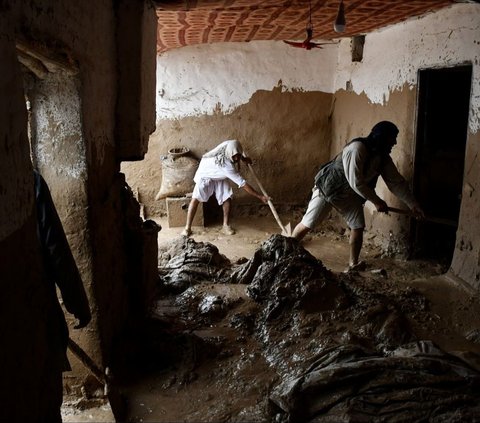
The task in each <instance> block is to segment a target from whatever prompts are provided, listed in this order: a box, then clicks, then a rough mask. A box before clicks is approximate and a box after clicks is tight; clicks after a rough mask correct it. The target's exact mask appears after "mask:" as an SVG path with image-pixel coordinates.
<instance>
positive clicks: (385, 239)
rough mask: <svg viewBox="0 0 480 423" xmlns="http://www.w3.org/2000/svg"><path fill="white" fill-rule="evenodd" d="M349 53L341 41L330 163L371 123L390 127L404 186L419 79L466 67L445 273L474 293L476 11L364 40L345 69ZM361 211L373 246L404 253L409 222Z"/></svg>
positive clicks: (477, 275) (459, 10)
mask: <svg viewBox="0 0 480 423" xmlns="http://www.w3.org/2000/svg"><path fill="white" fill-rule="evenodd" d="M349 51H350V43H349V41H348V40H344V41H343V42H342V44H341V45H340V52H339V61H338V70H337V74H336V78H335V91H336V98H335V111H334V117H333V122H334V123H333V129H332V132H333V140H332V155H333V154H334V152H336V151H339V150H340V149H341V148H342V146H343V145H344V144H345V143H346V142H348V141H349V140H350V139H352V138H353V137H355V136H359V135H367V134H368V132H369V130H370V128H371V127H372V126H373V124H375V123H376V122H377V121H379V120H384V119H387V120H392V121H393V122H395V123H396V124H397V126H398V127H399V129H400V133H399V136H398V145H397V146H396V147H395V149H394V152H393V154H392V157H393V159H394V161H395V163H396V164H397V166H398V167H399V169H400V171H401V172H402V173H403V175H404V176H405V177H406V178H407V179H410V178H411V177H412V172H413V153H414V142H415V135H416V134H415V130H416V128H415V121H416V107H417V104H416V101H417V99H416V90H417V84H418V71H419V70H420V69H428V68H440V67H451V66H455V65H460V64H465V63H470V64H472V66H473V77H472V92H471V98H470V111H469V132H468V134H467V151H466V161H465V173H464V195H463V199H462V206H461V210H460V222H459V229H458V231H457V243H456V250H455V253H454V257H453V261H452V266H451V270H452V272H453V273H454V274H455V275H457V276H459V277H461V278H462V279H464V280H465V281H467V282H468V283H469V284H470V285H471V286H472V287H474V288H476V289H479V288H480V260H479V257H480V250H479V249H478V248H479V247H478V244H479V243H478V240H479V239H480V229H479V228H478V225H477V222H478V219H479V217H480V216H479V212H478V210H480V204H479V202H480V197H479V195H478V182H477V181H478V180H479V178H480V170H479V164H478V163H479V161H478V159H477V152H478V142H479V138H478V134H479V132H480V4H457V5H453V6H451V7H449V8H446V9H444V10H441V11H439V12H437V13H434V14H430V15H427V16H425V17H423V18H420V19H415V20H411V21H408V22H405V23H403V24H398V25H394V26H391V27H389V28H386V29H384V30H382V31H378V32H375V33H372V34H369V35H367V37H366V38H365V46H364V56H363V61H362V62H355V63H354V62H351V60H350V53H349ZM378 188H379V189H378V192H379V194H380V196H381V197H383V198H385V199H386V200H387V202H389V203H390V202H395V201H397V200H395V199H394V198H393V196H392V195H391V194H390V193H389V192H388V190H387V189H386V187H385V186H384V185H382V184H379V187H378ZM397 204H399V205H401V203H397ZM366 210H367V215H368V216H369V219H368V220H369V222H370V230H372V231H373V232H375V233H377V234H378V236H377V238H376V239H377V240H378V241H379V242H380V243H381V244H382V245H383V246H384V247H385V248H386V249H391V250H393V251H395V250H397V251H401V250H404V249H405V248H406V244H407V238H408V236H407V233H408V220H406V219H405V218H402V217H383V216H379V215H378V214H377V213H376V212H375V211H374V210H373V209H372V207H371V206H369V205H368V204H367V205H366ZM397 223H398V224H397ZM391 235H392V236H391Z"/></svg>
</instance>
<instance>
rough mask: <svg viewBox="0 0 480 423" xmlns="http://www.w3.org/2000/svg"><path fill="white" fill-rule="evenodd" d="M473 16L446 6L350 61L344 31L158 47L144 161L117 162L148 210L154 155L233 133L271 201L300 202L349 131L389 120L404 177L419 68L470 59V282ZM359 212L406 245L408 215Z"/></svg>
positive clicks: (457, 258)
mask: <svg viewBox="0 0 480 423" xmlns="http://www.w3.org/2000/svg"><path fill="white" fill-rule="evenodd" d="M479 23H480V5H478V4H455V5H453V6H451V7H449V8H446V9H444V10H441V11H440V12H437V13H434V14H428V15H426V16H424V17H421V18H418V19H412V20H409V21H407V22H405V23H401V24H398V25H394V26H391V27H387V28H384V29H382V30H380V31H377V32H374V33H371V34H369V35H367V36H366V40H365V47H364V55H363V60H362V61H361V62H352V60H351V40H350V39H349V38H345V39H342V40H341V42H340V44H339V45H337V46H328V47H327V48H325V49H323V50H318V51H304V50H300V49H294V48H291V47H288V46H286V45H285V44H283V43H281V42H255V43H248V44H245V45H236V44H233V43H228V44H212V45H200V46H194V47H187V48H183V49H178V50H173V51H169V52H167V53H163V54H162V55H160V56H159V57H158V59H157V130H156V132H155V134H154V135H153V137H152V139H151V143H150V150H149V153H148V154H147V155H146V158H145V161H146V163H145V164H146V166H144V165H143V164H142V163H135V164H128V165H124V167H122V169H123V170H124V171H125V173H126V175H127V178H128V180H129V181H132V185H133V186H135V187H136V188H137V189H138V192H139V194H140V197H141V201H142V202H143V203H144V204H145V205H146V208H147V212H150V213H152V214H156V213H162V212H164V203H163V202H162V201H157V202H156V201H155V200H154V196H155V193H156V192H157V191H158V189H159V187H160V184H161V162H160V159H159V156H160V155H162V154H166V153H167V152H168V150H169V149H170V148H172V147H178V146H187V147H189V148H190V149H191V150H192V151H193V152H194V153H195V154H196V155H198V156H199V155H200V154H202V153H203V152H204V151H206V150H208V149H209V148H211V147H213V146H214V145H215V144H216V143H218V142H220V141H222V140H223V139H227V138H232V137H238V138H239V139H241V140H242V141H244V142H245V143H246V146H247V149H248V151H253V153H252V155H255V156H256V157H257V158H258V163H257V166H258V168H259V170H260V176H261V178H262V179H263V181H264V184H265V186H266V187H267V189H268V190H270V191H271V193H272V196H273V197H274V200H276V201H277V203H282V202H284V201H285V202H293V203H298V204H302V203H303V204H306V202H307V199H308V195H309V190H310V188H311V181H312V178H313V176H314V174H315V171H316V169H317V167H318V165H319V164H320V163H322V162H323V161H325V160H326V159H327V158H330V157H333V156H334V155H335V154H337V153H338V152H339V151H340V150H341V148H342V146H343V145H344V144H345V143H346V142H348V141H349V140H351V139H352V138H354V137H357V136H362V135H363V136H366V135H368V133H369V131H370V129H371V127H372V126H373V125H374V124H375V123H376V122H378V121H380V120H385V119H388V120H391V121H393V122H395V123H396V124H397V126H398V127H399V129H400V134H399V137H398V145H397V146H396V147H395V149H394V152H393V159H394V161H395V163H396V164H397V166H398V167H399V169H400V171H401V172H402V174H404V176H405V177H406V178H407V179H410V178H411V177H412V173H413V159H414V157H413V152H414V139H415V135H416V134H415V125H416V123H415V119H416V101H417V99H416V90H417V82H418V81H417V77H418V71H419V70H420V69H426V68H431V67H447V66H455V65H458V64H465V63H471V64H472V65H473V80H472V94H471V104H470V116H469V126H468V127H469V132H468V135H467V137H468V140H467V155H466V161H467V163H466V167H465V169H466V170H465V172H466V174H465V183H468V184H469V185H468V186H469V187H470V188H468V195H467V196H465V197H464V199H463V202H462V209H461V216H460V228H459V231H458V237H457V250H456V252H455V255H454V259H453V262H452V271H453V272H454V274H456V275H458V276H460V277H462V278H464V279H465V280H468V281H469V283H470V284H471V285H472V286H474V287H477V288H478V272H479V266H480V265H479V261H480V258H479V250H478V248H479V247H476V245H478V242H475V240H476V239H479V238H478V236H479V235H480V233H477V232H476V230H474V231H472V230H471V224H472V222H473V221H474V219H475V218H477V217H478V216H477V212H476V210H479V207H478V204H477V202H478V201H479V200H478V198H477V191H476V190H477V183H476V181H477V180H478V170H477V168H478V164H477V162H478V161H476V160H475V157H476V151H477V148H476V145H477V143H478V135H477V134H478V131H479V129H480V112H479V110H480V84H479V47H480V38H479V34H480V31H479ZM279 81H281V83H279ZM309 96H310V97H309ZM279 109H280V110H279ZM289 144H290V145H289ZM288 145H289V146H288ZM279 146H280V147H279ZM287 163H288V165H287ZM266 169H272V170H270V171H266ZM276 169H278V171H276ZM378 191H379V193H380V195H381V196H383V197H384V198H385V199H386V200H387V201H388V202H389V203H391V204H392V205H394V206H401V203H399V202H398V200H396V199H395V198H394V197H393V196H392V195H391V194H390V193H389V192H387V190H386V188H385V186H384V185H383V184H382V183H379V186H378ZM241 198H242V197H241V196H240V199H241ZM245 201H249V200H248V199H247V198H245ZM366 214H367V221H368V225H369V227H368V230H369V231H371V232H372V234H374V235H375V239H376V240H377V241H378V242H380V243H381V244H382V245H383V247H384V248H385V249H387V250H389V251H391V252H392V253H401V252H402V251H405V248H406V244H407V238H408V232H409V227H408V219H406V218H404V217H401V216H379V215H378V214H377V213H376V212H375V211H374V210H373V209H372V207H371V206H369V205H368V204H367V206H366ZM465 228H468V230H467V229H465ZM465 263H468V264H469V266H464V264H465Z"/></svg>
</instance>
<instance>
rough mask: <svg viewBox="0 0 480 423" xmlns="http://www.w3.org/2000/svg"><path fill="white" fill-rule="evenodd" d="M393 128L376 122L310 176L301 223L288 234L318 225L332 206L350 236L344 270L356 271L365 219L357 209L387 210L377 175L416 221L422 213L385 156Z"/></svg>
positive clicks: (296, 235) (360, 264)
mask: <svg viewBox="0 0 480 423" xmlns="http://www.w3.org/2000/svg"><path fill="white" fill-rule="evenodd" d="M397 135H398V128H397V127H396V125H394V124H393V123H392V122H388V121H382V122H379V123H377V124H376V125H375V126H374V127H373V128H372V130H371V132H370V134H369V135H368V137H366V138H355V139H354V140H352V141H350V142H349V143H348V144H347V145H346V146H345V147H344V148H343V150H342V152H341V153H340V154H339V155H338V156H337V157H335V158H334V159H333V160H331V161H330V162H328V163H327V164H325V165H324V166H322V168H321V169H320V171H319V172H318V174H317V175H316V176H315V187H314V189H313V194H312V198H311V200H310V202H309V204H308V208H307V211H306V213H305V215H304V216H303V219H302V221H301V222H300V223H299V224H298V225H297V226H296V227H295V229H294V230H293V234H292V236H293V237H294V238H296V239H298V240H301V239H303V237H304V236H305V235H306V234H307V233H308V232H310V231H311V230H312V229H313V228H314V227H315V226H316V224H317V223H320V222H322V221H323V220H324V219H325V218H326V217H327V215H328V213H329V212H330V211H331V209H332V207H333V208H335V209H336V210H337V211H338V212H339V213H340V214H341V215H342V217H343V218H344V219H345V221H346V222H347V224H348V226H349V227H350V229H351V232H350V260H349V269H350V270H361V269H362V268H363V267H364V266H365V264H364V263H363V262H359V260H358V259H359V256H360V251H361V249H362V244H363V231H364V228H365V216H364V211H363V205H364V203H365V202H366V201H367V200H368V201H370V202H372V203H373V205H374V206H375V208H376V209H377V211H379V212H388V205H387V203H386V202H385V201H384V200H382V199H381V198H380V197H379V196H378V195H377V194H376V192H375V185H376V183H377V179H378V177H379V176H381V177H382V179H383V180H384V181H385V184H386V185H387V187H388V189H389V190H390V191H391V192H392V193H393V194H395V195H396V196H397V197H398V198H399V199H400V200H402V201H403V202H404V203H405V204H406V205H407V206H408V207H409V208H410V210H411V211H412V213H413V214H414V215H415V216H416V217H419V218H424V217H425V216H424V213H423V211H422V209H421V207H420V205H419V204H418V202H417V201H416V200H415V198H414V196H413V194H412V192H411V190H410V188H409V186H408V183H407V181H406V180H405V178H404V177H403V176H402V175H400V173H399V172H398V170H397V168H396V166H395V164H394V163H393V161H392V158H391V157H390V153H391V151H392V148H393V146H394V145H395V144H396V143H397V141H396V138H397Z"/></svg>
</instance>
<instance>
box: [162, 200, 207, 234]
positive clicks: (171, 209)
mask: <svg viewBox="0 0 480 423" xmlns="http://www.w3.org/2000/svg"><path fill="white" fill-rule="evenodd" d="M190 200H191V198H190V197H167V198H166V203H167V217H168V227H169V228H177V227H182V226H185V223H186V222H187V211H188V205H189V204H190ZM192 226H204V220H203V203H200V204H199V205H198V208H197V213H196V214H195V218H194V219H193V223H192Z"/></svg>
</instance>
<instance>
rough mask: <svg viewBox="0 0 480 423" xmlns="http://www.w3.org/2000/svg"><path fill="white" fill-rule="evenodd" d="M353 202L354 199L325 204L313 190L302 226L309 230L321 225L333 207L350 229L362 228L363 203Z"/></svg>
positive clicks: (320, 196)
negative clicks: (318, 224)
mask: <svg viewBox="0 0 480 423" xmlns="http://www.w3.org/2000/svg"><path fill="white" fill-rule="evenodd" d="M355 200H356V199H354V200H352V199H341V200H334V201H332V202H327V201H326V200H325V198H324V197H323V195H321V194H320V192H319V191H318V189H317V188H314V189H313V194H312V198H311V199H310V202H309V203H308V207H307V211H306V212H305V215H304V216H303V219H302V224H303V225H305V226H306V227H307V228H309V229H313V228H315V226H316V225H317V223H321V222H322V221H323V220H324V219H325V218H326V217H327V216H328V213H330V211H331V210H332V208H333V207H334V208H335V209H336V210H337V211H338V212H339V213H340V214H341V215H342V217H343V218H344V219H345V221H346V222H347V225H348V227H349V228H350V229H361V228H364V227H365V216H364V214H363V203H361V202H360V201H358V200H357V201H355Z"/></svg>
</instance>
